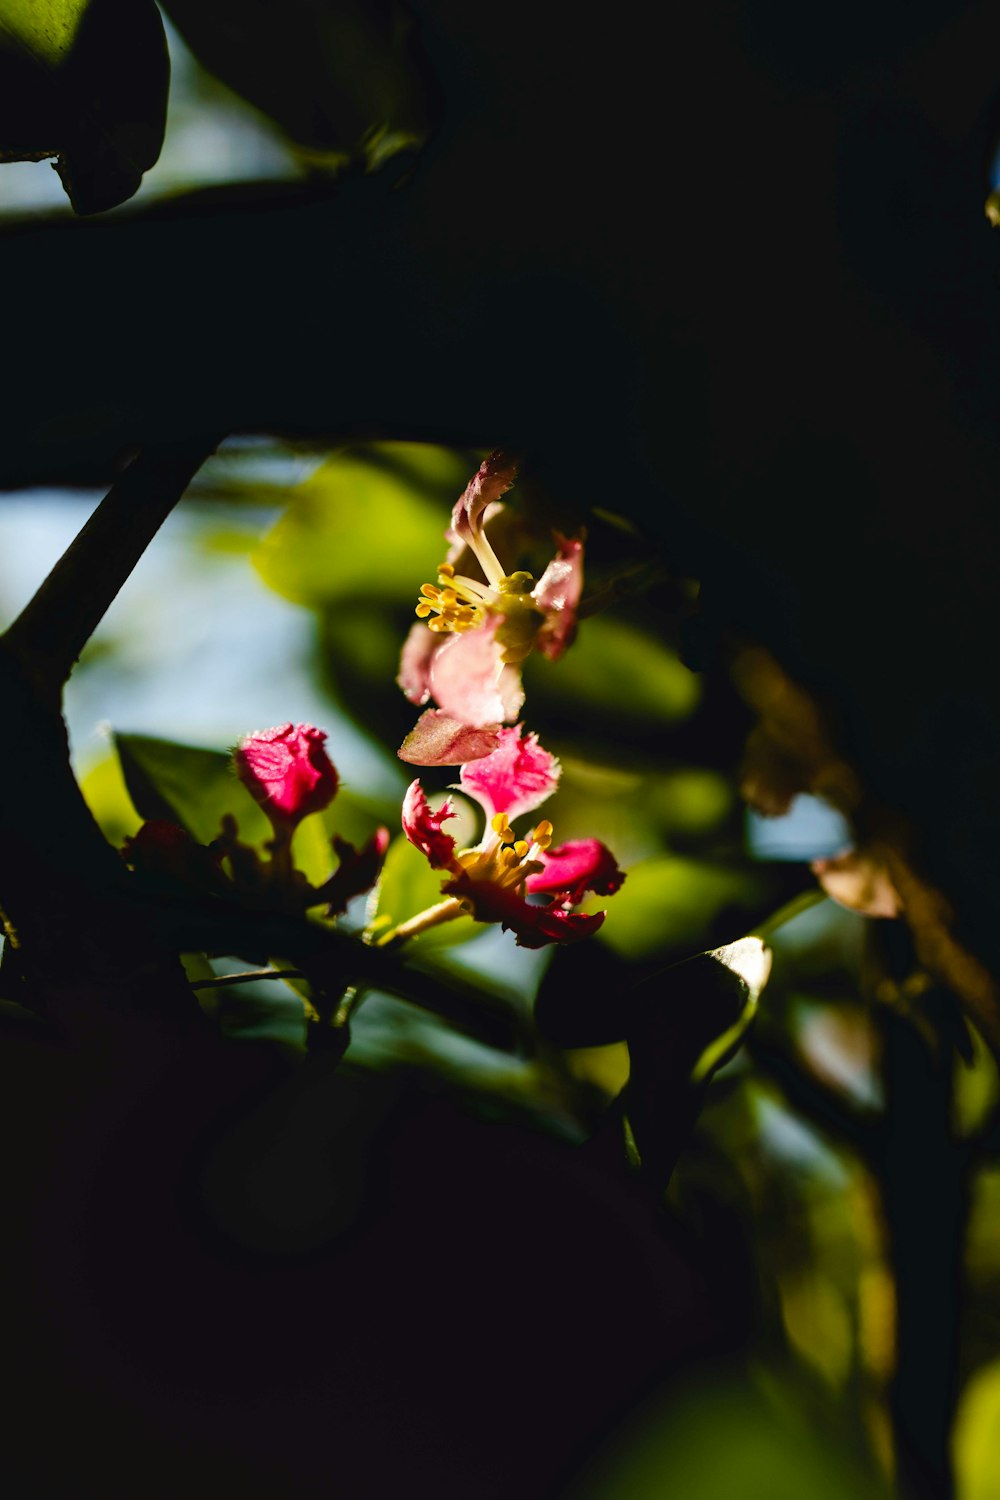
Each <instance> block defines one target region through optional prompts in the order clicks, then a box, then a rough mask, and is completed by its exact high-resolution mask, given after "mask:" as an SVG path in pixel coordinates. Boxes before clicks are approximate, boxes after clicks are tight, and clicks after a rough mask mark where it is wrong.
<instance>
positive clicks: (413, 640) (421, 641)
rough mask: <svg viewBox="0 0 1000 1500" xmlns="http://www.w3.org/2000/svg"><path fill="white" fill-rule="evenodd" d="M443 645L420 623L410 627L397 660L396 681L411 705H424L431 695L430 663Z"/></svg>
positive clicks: (439, 639)
mask: <svg viewBox="0 0 1000 1500" xmlns="http://www.w3.org/2000/svg"><path fill="white" fill-rule="evenodd" d="M443 644H444V643H443V642H442V640H441V637H440V636H439V635H435V634H434V632H433V630H428V628H427V626H426V625H425V624H423V622H422V621H420V620H418V621H417V622H416V624H415V625H411V627H410V633H409V635H408V636H407V637H406V640H405V641H404V642H403V650H402V652H401V654H400V658H399V676H398V677H397V678H396V681H397V682H398V683H399V686H400V687H401V688H402V689H403V692H404V693H405V694H406V696H407V698H409V700H410V702H411V703H416V704H421V703H426V702H427V700H428V698H429V697H430V695H431V682H430V675H431V661H432V659H433V657H434V653H435V652H436V651H437V649H438V647H439V646H441V645H443Z"/></svg>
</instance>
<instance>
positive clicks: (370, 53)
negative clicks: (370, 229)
mask: <svg viewBox="0 0 1000 1500" xmlns="http://www.w3.org/2000/svg"><path fill="white" fill-rule="evenodd" d="M165 9H166V11H167V13H168V14H169V16H170V18H171V20H172V21H173V22H174V24H175V25H176V27H177V29H178V30H179V31H180V32H181V34H182V36H183V37H184V40H185V41H186V42H187V44H188V46H189V47H190V48H191V50H192V51H193V52H194V54H195V56H196V57H197V58H198V59H199V61H200V62H202V63H203V64H204V66H205V67H206V68H208V69H209V71H210V72H212V73H214V74H215V75H216V76H217V77H218V78H221V79H222V80H223V82H224V83H227V84H228V85H229V87H230V88H232V89H235V90H236V92H237V93H238V94H242V95H243V97H244V98H245V99H249V101H250V102H251V104H254V105H256V107H257V108H258V109H261V110H263V111H264V113H265V114H267V115H270V117H271V119H273V120H274V121H275V122H276V123H277V124H278V125H279V126H280V127H281V128H282V129H283V130H284V131H285V132H286V134H288V135H289V136H290V137H291V139H292V140H293V141H294V142H296V143H297V144H298V145H299V146H300V147H303V148H305V150H306V152H307V153H308V159H309V161H310V164H311V165H313V166H318V167H324V166H326V167H328V168H332V169H334V170H336V169H337V168H338V167H340V166H343V165H344V164H345V161H346V160H349V159H351V158H352V157H355V158H360V160H361V161H362V162H363V163H364V164H365V165H366V166H368V167H369V168H373V167H377V166H378V165H379V164H380V162H381V161H382V160H384V159H385V158H386V157H387V156H389V155H392V154H393V152H394V151H395V150H398V149H400V148H402V147H404V146H413V145H417V144H420V143H421V142H422V141H423V139H424V137H425V135H426V133H427V128H428V114H427V105H426V100H425V89H424V75H423V70H422V69H421V67H420V63H419V58H418V55H417V53H416V51H415V48H414V29H413V26H412V24H407V22H408V17H407V16H406V13H405V12H404V11H403V8H402V7H401V6H399V5H397V4H396V3H394V0H283V3H282V4H281V5H280V6H276V5H275V4H274V3H273V0H166V3H165Z"/></svg>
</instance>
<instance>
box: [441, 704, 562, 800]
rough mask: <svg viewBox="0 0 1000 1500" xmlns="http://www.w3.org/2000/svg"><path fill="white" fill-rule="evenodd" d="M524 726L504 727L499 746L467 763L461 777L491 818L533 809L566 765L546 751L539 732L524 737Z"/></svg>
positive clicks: (547, 793)
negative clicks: (522, 733)
mask: <svg viewBox="0 0 1000 1500" xmlns="http://www.w3.org/2000/svg"><path fill="white" fill-rule="evenodd" d="M521 727H522V726H521V725H520V724H516V725H514V726H513V727H512V728H510V729H501V730H500V734H499V741H500V743H499V744H498V746H497V748H496V749H495V750H494V751H493V753H492V754H491V755H484V756H483V757H482V759H480V760H474V761H472V762H471V764H469V765H464V766H463V767H462V770H461V774H460V776H459V781H460V784H461V788H462V791H463V792H466V793H467V794H468V795H469V796H470V797H475V799H476V801H477V802H478V803H479V804H480V806H481V807H482V808H483V809H484V811H485V813H486V817H487V819H489V818H492V817H493V815H494V813H506V814H507V816H508V817H509V818H510V819H511V820H513V819H514V818H517V817H520V815H521V813H525V812H531V810H532V809H533V808H536V807H538V806H540V805H541V803H543V802H544V801H545V799H546V797H549V796H551V795H552V793H553V792H554V791H555V789H556V787H557V786H558V785H559V777H560V776H561V775H562V767H561V766H560V764H559V762H558V761H557V760H556V758H555V756H554V755H550V754H549V752H548V751H547V750H543V749H542V747H541V745H540V744H539V743H538V736H537V734H529V735H527V736H526V737H525V738H524V739H522V738H521Z"/></svg>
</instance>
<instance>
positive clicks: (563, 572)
mask: <svg viewBox="0 0 1000 1500" xmlns="http://www.w3.org/2000/svg"><path fill="white" fill-rule="evenodd" d="M556 541H557V542H558V544H559V551H558V552H557V553H556V555H555V557H554V558H553V559H552V561H551V562H550V563H549V565H548V567H547V568H546V569H545V572H544V573H543V574H542V576H541V578H540V579H539V580H538V582H537V583H536V584H535V587H534V588H533V589H532V591H531V597H532V598H533V599H534V601H535V603H536V604H537V605H538V607H539V609H541V610H543V611H544V613H545V623H544V625H543V626H542V628H541V630H540V631H539V632H538V649H539V651H541V652H542V654H543V655H545V656H547V657H548V658H549V659H550V660H551V661H555V660H556V659H557V658H558V657H560V656H562V654H563V652H564V651H565V650H566V647H567V646H569V645H571V644H572V641H573V637H574V635H575V634H576V611H577V606H578V604H579V603H580V595H581V593H582V592H583V543H582V542H581V541H580V540H579V538H575V537H571V538H567V537H564V536H560V535H559V533H558V532H556Z"/></svg>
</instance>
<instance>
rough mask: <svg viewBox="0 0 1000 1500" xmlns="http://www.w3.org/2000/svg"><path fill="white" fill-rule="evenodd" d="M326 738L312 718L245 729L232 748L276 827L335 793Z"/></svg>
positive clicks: (285, 828)
mask: <svg viewBox="0 0 1000 1500" xmlns="http://www.w3.org/2000/svg"><path fill="white" fill-rule="evenodd" d="M325 743H326V735H325V734H324V732H323V730H322V729H315V728H313V726H312V725H311V724H281V725H279V726H278V728H277V729H261V730H258V731H257V732H256V733H255V734H248V735H247V736H246V737H245V738H244V739H242V740H240V742H239V744H238V745H237V747H236V749H235V750H234V752H233V761H234V764H235V767H236V774H237V776H238V777H239V778H240V780H241V781H242V783H243V785H244V786H245V787H246V789H247V791H248V792H249V793H250V795H251V796H252V797H253V798H254V799H255V800H256V801H257V802H259V803H260V805H261V807H262V808H263V809H264V811H265V813H266V814H267V816H268V817H269V818H270V820H271V823H272V825H273V827H274V829H275V832H282V833H287V832H289V831H290V830H291V829H293V828H295V827H296V826H297V825H298V824H299V823H300V822H301V821H302V819H303V818H305V817H308V815H309V814H310V813H314V812H322V811H323V808H324V807H329V805H330V803H331V802H332V801H333V799H334V797H335V796H336V795H337V787H338V786H339V779H338V776H337V772H336V770H335V768H334V766H333V763H332V761H331V760H330V757H329V756H328V755H327V753H326V751H325V750H324V749H323V746H324V744H325Z"/></svg>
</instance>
